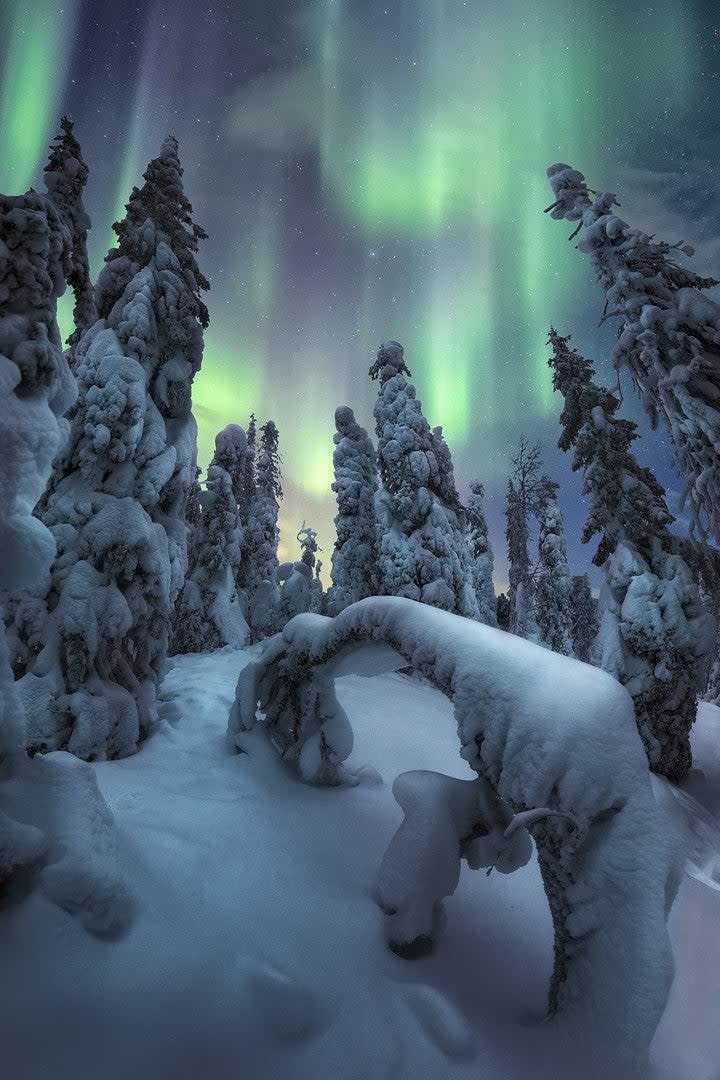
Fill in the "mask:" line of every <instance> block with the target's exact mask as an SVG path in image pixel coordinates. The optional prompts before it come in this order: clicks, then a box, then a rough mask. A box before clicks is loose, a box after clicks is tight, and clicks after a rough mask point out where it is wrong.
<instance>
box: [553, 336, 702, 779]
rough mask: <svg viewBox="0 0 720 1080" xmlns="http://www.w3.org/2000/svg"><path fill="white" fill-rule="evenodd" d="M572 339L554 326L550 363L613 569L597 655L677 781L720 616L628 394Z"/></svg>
mask: <svg viewBox="0 0 720 1080" xmlns="http://www.w3.org/2000/svg"><path fill="white" fill-rule="evenodd" d="M569 340H570V339H569V338H568V337H562V336H561V335H560V334H558V333H557V332H556V331H555V330H553V329H551V331H550V344H551V345H552V352H553V355H552V357H551V359H550V361H549V363H550V366H551V367H552V369H553V386H554V388H555V389H556V390H558V391H559V392H560V393H561V394H562V395H563V398H564V399H565V404H564V408H563V411H562V415H561V418H560V423H561V427H562V434H561V436H560V440H559V446H560V448H561V449H563V450H570V449H571V448H572V449H573V461H572V467H573V469H575V470H582V472H583V475H584V481H585V482H584V488H583V490H584V493H585V494H587V495H589V496H590V513H589V516H588V520H587V522H586V524H585V527H584V529H583V533H582V540H583V542H584V543H587V542H588V541H589V540H591V539H592V538H593V537H594V536H598V537H599V544H598V548H597V551H596V552H595V555H594V557H593V562H594V563H595V564H596V565H597V566H602V567H603V568H604V570H605V584H604V586H603V589H602V592H601V596H600V632H599V635H598V639H597V644H596V648H595V656H596V660H597V663H598V664H599V665H600V666H601V667H603V668H604V669H605V670H606V671H608V672H610V674H612V675H614V676H615V678H617V679H618V680H619V681H620V682H621V683H622V684H623V685H624V686H626V687H627V688H628V690H629V691H630V693H631V695H632V697H633V701H634V704H635V716H636V720H637V725H638V729H639V731H640V735H641V738H642V740H643V745H644V746H645V750H646V753H647V755H648V760H649V762H650V767H651V769H653V771H655V772H657V773H660V774H662V775H664V776H667V777H668V779H670V780H674V781H677V780H680V779H682V777H683V776H685V774H686V773H687V771H688V769H689V768H690V765H691V763H692V755H691V749H690V728H691V727H692V724H693V723H694V721H695V713H696V703H697V696H698V693H699V692H700V691H701V689H702V687H703V685H704V683H705V679H706V677H707V667H708V662H709V656H710V650H711V648H712V640H713V633H714V622H713V619H712V618H711V616H710V615H709V614H708V613H707V612H706V610H705V609H704V607H703V604H702V601H701V597H700V593H699V589H698V585H697V583H696V580H695V576H694V574H693V572H692V570H691V568H690V567H689V566H688V564H687V562H686V561H685V559H684V558H683V557H682V554H681V553H680V552H679V550H678V543H677V538H676V537H673V536H672V534H671V533H670V531H669V525H670V524H671V522H672V521H673V517H672V515H671V514H670V512H669V510H668V508H667V504H666V502H665V493H664V491H663V490H662V488H661V487H660V485H659V483H658V481H657V480H656V478H655V476H654V475H653V473H652V472H651V471H650V470H649V469H646V468H643V467H642V466H640V465H639V464H638V462H637V461H636V459H635V457H634V456H633V454H632V452H631V449H630V448H631V446H632V444H633V442H634V440H635V438H636V437H637V429H636V425H635V424H634V423H632V421H630V420H624V419H619V418H618V417H617V416H616V415H615V414H616V413H617V410H618V408H619V405H620V402H619V400H618V398H617V397H616V396H615V395H614V394H612V393H611V392H610V391H609V390H607V389H605V388H604V387H601V386H599V385H598V384H597V383H595V382H594V381H593V375H594V371H593V368H592V367H591V365H590V363H589V361H588V360H586V359H585V358H584V357H582V356H580V354H579V353H578V352H577V351H576V350H575V349H573V348H571V346H570V345H569Z"/></svg>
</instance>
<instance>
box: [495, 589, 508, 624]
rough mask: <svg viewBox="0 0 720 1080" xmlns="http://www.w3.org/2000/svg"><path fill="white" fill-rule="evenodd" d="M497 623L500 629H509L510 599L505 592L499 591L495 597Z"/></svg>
mask: <svg viewBox="0 0 720 1080" xmlns="http://www.w3.org/2000/svg"><path fill="white" fill-rule="evenodd" d="M496 611H497V624H498V626H499V627H500V629H501V630H507V631H508V632H509V630H510V614H511V612H510V601H509V599H508V595H507V593H504V592H503V593H500V595H499V596H498V598H497V608H496Z"/></svg>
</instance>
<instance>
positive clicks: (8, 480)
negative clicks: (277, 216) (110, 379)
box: [0, 192, 72, 887]
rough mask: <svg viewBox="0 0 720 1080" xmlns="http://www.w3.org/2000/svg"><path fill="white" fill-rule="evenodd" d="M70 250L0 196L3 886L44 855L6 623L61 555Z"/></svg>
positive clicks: (32, 211) (57, 232)
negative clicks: (57, 484)
mask: <svg viewBox="0 0 720 1080" xmlns="http://www.w3.org/2000/svg"><path fill="white" fill-rule="evenodd" d="M70 252H71V238H70V233H69V229H68V227H67V223H66V222H65V220H64V219H63V218H62V217H61V216H60V214H59V213H58V211H57V209H56V207H55V205H54V203H52V202H51V201H50V200H49V199H47V198H46V197H45V196H44V195H39V194H36V193H35V192H28V193H27V194H26V195H19V196H15V197H10V196H6V195H0V501H1V503H2V522H1V523H0V887H4V886H6V885H7V883H8V881H9V880H10V879H11V878H12V877H13V876H14V875H15V873H16V872H18V871H21V870H22V868H23V867H25V866H27V865H28V864H30V863H33V862H34V861H35V860H36V859H38V858H39V857H40V856H41V855H42V854H43V852H44V851H45V839H44V837H43V834H42V832H41V831H40V830H39V829H37V828H35V827H34V826H31V825H29V824H25V823H22V824H21V823H20V822H19V821H18V820H17V815H16V814H15V812H14V810H13V807H12V805H11V791H12V789H13V788H17V787H18V785H19V784H20V785H21V784H22V778H21V773H22V763H23V759H24V754H25V744H26V733H25V717H24V713H23V708H22V703H21V700H20V697H19V695H18V693H17V689H16V686H15V682H14V677H13V671H12V667H11V660H12V659H13V658H12V657H11V656H10V654H9V651H8V643H7V640H6V635H5V619H6V618H8V614H9V613H8V605H9V603H11V602H13V601H14V600H16V599H18V597H19V596H20V595H21V594H22V593H23V592H24V591H26V590H27V591H29V590H35V591H36V592H38V593H40V592H43V591H44V586H45V587H46V585H47V580H48V577H49V570H50V564H51V562H52V559H53V557H54V554H55V545H54V543H53V538H52V536H51V534H50V533H49V532H48V530H47V529H46V528H45V527H44V526H43V525H42V524H41V523H40V522H39V521H38V520H37V518H35V517H33V515H32V511H33V507H34V506H35V504H36V502H37V501H38V499H39V498H40V495H41V494H42V491H43V488H44V486H45V483H46V481H47V477H48V474H49V472H50V467H51V464H52V460H53V456H54V454H55V452H56V451H57V449H58V447H59V445H60V441H61V438H62V435H63V430H62V423H61V420H60V417H61V416H62V414H63V412H64V410H65V409H66V408H67V406H68V405H69V403H70V401H71V400H72V380H71V377H70V373H69V371H68V368H67V363H66V361H65V359H64V357H63V353H62V346H61V343H60V333H59V330H58V326H57V321H56V306H57V298H58V296H60V295H61V294H62V293H63V292H64V289H65V279H66V275H68V274H69V273H70ZM8 781H11V783H10V784H8V783H7V782H8ZM25 820H27V819H25Z"/></svg>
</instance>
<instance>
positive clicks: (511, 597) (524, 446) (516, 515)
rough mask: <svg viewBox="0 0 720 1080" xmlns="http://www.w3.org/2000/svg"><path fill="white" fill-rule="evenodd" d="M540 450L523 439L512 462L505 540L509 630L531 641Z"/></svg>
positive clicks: (535, 631) (535, 632)
mask: <svg viewBox="0 0 720 1080" xmlns="http://www.w3.org/2000/svg"><path fill="white" fill-rule="evenodd" d="M539 482H540V451H539V448H538V447H537V446H530V445H529V444H528V443H527V441H526V440H525V439H524V438H523V439H521V440H520V446H519V448H518V452H517V454H516V455H515V457H514V458H513V461H512V472H511V474H510V477H509V479H508V485H507V506H506V510H505V517H506V525H505V539H506V540H507V552H508V601H509V603H510V619H509V622H508V629H509V630H510V632H511V633H513V634H517V635H518V637H524V638H527V639H528V640H530V641H537V640H538V639H539V631H538V627H537V621H536V618H535V583H534V580H533V566H532V560H531V558H530V551H529V547H528V545H529V542H530V516H531V515H532V514H534V513H536V511H537V509H538V485H539Z"/></svg>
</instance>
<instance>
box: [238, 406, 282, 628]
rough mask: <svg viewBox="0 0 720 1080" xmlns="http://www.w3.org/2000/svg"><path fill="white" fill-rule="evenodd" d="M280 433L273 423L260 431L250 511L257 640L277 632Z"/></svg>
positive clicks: (247, 564)
mask: <svg viewBox="0 0 720 1080" xmlns="http://www.w3.org/2000/svg"><path fill="white" fill-rule="evenodd" d="M278 442H279V432H278V429H277V425H276V424H275V422H274V421H273V420H268V421H267V423H266V424H264V425H263V426H262V427H261V428H260V443H259V446H258V454H257V460H256V466H255V477H256V486H255V496H254V498H253V501H252V505H251V507H250V511H249V519H248V524H247V528H246V530H245V538H246V539H245V544H244V551H243V558H244V575H243V581H244V585H245V589H246V592H247V597H248V622H249V624H250V630H251V633H252V636H253V640H254V641H259V640H260V638H263V637H266V636H267V635H268V634H271V633H274V632H275V627H276V623H277V619H278V602H279V595H278V582H277V573H278V567H279V563H278V553H277V552H278V542H279V539H280V533H279V530H278V524H277V521H278V514H279V509H280V505H279V501H280V499H281V498H282V483H281V481H282V474H281V472H280V451H279V449H278Z"/></svg>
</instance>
